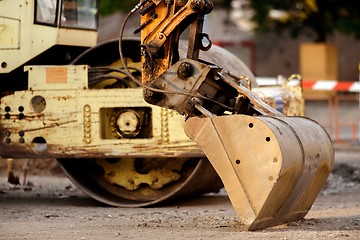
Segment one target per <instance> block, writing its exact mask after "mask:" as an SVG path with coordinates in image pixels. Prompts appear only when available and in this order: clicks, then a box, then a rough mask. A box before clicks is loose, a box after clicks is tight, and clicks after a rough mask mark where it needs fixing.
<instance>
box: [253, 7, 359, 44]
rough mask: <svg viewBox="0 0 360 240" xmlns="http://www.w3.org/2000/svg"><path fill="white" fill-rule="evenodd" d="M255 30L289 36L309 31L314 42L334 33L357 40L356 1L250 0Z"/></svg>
mask: <svg viewBox="0 0 360 240" xmlns="http://www.w3.org/2000/svg"><path fill="white" fill-rule="evenodd" d="M250 4H251V8H252V9H253V10H254V16H253V19H252V20H253V21H254V22H255V23H256V24H257V28H256V30H257V31H260V32H261V31H276V32H282V31H284V30H290V33H291V35H292V36H293V37H297V36H298V35H299V34H300V33H302V32H304V31H308V30H312V32H313V33H315V35H316V36H315V41H316V42H325V41H326V40H327V38H328V36H330V35H331V34H332V33H334V32H335V31H338V32H343V33H345V34H348V35H353V36H355V37H356V38H360V1H358V0H346V1H344V0H272V1H264V0H250Z"/></svg>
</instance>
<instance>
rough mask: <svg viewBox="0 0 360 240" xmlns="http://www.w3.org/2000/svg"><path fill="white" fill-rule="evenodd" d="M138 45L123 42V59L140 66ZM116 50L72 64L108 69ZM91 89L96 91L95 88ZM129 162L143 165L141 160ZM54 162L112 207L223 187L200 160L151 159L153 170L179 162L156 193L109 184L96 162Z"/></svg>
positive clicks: (107, 46) (97, 50)
mask: <svg viewBox="0 0 360 240" xmlns="http://www.w3.org/2000/svg"><path fill="white" fill-rule="evenodd" d="M139 43H140V42H139V41H138V40H134V39H129V40H124V42H123V46H124V51H125V52H124V56H125V57H130V58H131V59H132V61H133V62H140V50H138V45H139ZM117 50H118V41H117V40H111V41H108V42H105V43H102V44H100V45H97V46H95V47H93V48H91V49H89V50H87V51H86V52H84V53H83V54H82V55H80V56H79V57H78V58H77V59H75V60H74V62H73V64H87V65H90V66H110V65H113V63H114V62H117V61H118V60H119V54H118V51H117ZM102 87H103V86H102ZM113 87H114V86H113ZM115 87H124V86H115ZM127 87H128V86H127ZM94 88H99V86H97V87H96V86H95V87H94ZM100 160H101V159H100ZM105 160H106V161H108V162H118V161H129V159H105ZM132 160H133V161H136V162H140V163H141V162H143V159H141V158H135V159H132ZM58 161H59V163H60V164H61V166H62V168H63V170H64V172H65V174H66V175H67V176H68V177H69V179H70V180H71V181H72V182H73V183H74V184H75V185H76V186H77V187H78V188H79V189H80V190H82V191H83V192H84V193H86V194H87V195H89V196H91V197H92V198H94V199H96V200H98V201H100V202H103V203H105V204H108V205H112V206H119V207H142V206H149V205H153V204H156V203H160V202H163V201H165V200H170V199H180V198H184V197H189V196H195V195H201V194H204V193H208V192H216V191H218V190H219V189H220V188H222V187H223V184H222V182H221V180H220V178H219V177H218V175H217V173H216V172H215V170H214V169H213V167H212V166H211V164H210V163H209V161H208V160H207V159H206V158H200V157H198V158H189V159H186V160H184V159H180V158H157V159H156V158H155V159H152V161H154V162H155V164H154V166H155V168H158V169H159V168H161V167H162V163H163V162H164V161H183V164H181V169H180V171H177V173H178V174H179V175H180V178H179V179H178V180H176V181H171V182H169V183H167V184H165V185H164V186H162V187H161V188H160V189H153V188H151V187H150V186H149V185H147V184H141V185H140V187H139V188H138V189H136V190H127V189H125V188H124V187H123V186H119V185H117V184H114V183H113V182H111V181H109V180H108V179H107V177H106V176H105V174H104V173H105V171H104V167H103V166H100V165H99V159H58ZM100 162H101V161H100ZM137 165H139V164H137Z"/></svg>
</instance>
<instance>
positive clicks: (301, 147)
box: [185, 115, 334, 230]
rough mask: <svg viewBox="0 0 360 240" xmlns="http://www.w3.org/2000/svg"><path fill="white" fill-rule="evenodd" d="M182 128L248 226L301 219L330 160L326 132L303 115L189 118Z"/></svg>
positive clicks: (322, 182) (317, 192) (323, 182)
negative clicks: (208, 163)
mask: <svg viewBox="0 0 360 240" xmlns="http://www.w3.org/2000/svg"><path fill="white" fill-rule="evenodd" d="M185 132H186V134H187V135H188V136H189V137H190V138H191V139H193V140H194V141H195V142H197V143H198V145H199V146H200V147H201V148H202V149H203V151H204V153H205V155H206V156H207V157H208V159H209V161H210V162H211V164H212V165H213V167H214V168H215V170H216V171H217V173H218V174H219V176H220V178H221V179H222V181H223V183H224V186H225V189H226V191H227V193H228V196H229V198H230V201H231V203H232V205H233V206H234V208H235V210H236V212H237V214H238V216H239V217H240V220H241V221H242V222H243V223H244V224H245V225H246V228H247V229H248V230H256V229H261V228H265V227H270V226H275V225H279V224H283V223H286V222H291V221H296V220H299V219H302V218H303V217H304V216H305V215H306V214H307V212H308V211H309V210H310V208H311V206H312V204H313V202H314V201H315V199H316V197H317V195H318V194H319V192H320V190H321V188H322V187H323V185H324V184H325V182H326V179H327V177H328V175H329V173H330V172H331V169H332V166H333V162H334V150H333V147H332V144H331V140H330V139H329V136H328V134H327V132H326V131H325V130H324V129H323V128H322V127H321V126H320V125H318V124H317V123H316V122H315V121H313V120H310V119H307V118H303V117H270V116H257V117H252V116H247V115H229V116H215V117H208V118H197V117H192V118H190V119H188V120H187V121H186V123H185Z"/></svg>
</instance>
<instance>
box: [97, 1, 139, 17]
mask: <svg viewBox="0 0 360 240" xmlns="http://www.w3.org/2000/svg"><path fill="white" fill-rule="evenodd" d="M138 3H139V0H120V1H119V0H100V14H101V15H107V14H111V13H113V12H115V11H118V10H121V11H125V12H127V11H129V10H131V9H132V8H133V7H134V6H135V5H136V4H138Z"/></svg>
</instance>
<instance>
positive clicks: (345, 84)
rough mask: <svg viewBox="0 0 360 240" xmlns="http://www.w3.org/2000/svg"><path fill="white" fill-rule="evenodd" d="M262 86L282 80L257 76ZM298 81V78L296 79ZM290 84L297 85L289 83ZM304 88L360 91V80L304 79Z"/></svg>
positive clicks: (278, 82) (275, 83)
mask: <svg viewBox="0 0 360 240" xmlns="http://www.w3.org/2000/svg"><path fill="white" fill-rule="evenodd" d="M256 81H257V82H258V84H259V85H260V86H271V85H279V84H280V83H281V82H282V81H281V79H278V78H263V77H260V78H256ZM295 82H296V80H295ZM289 84H290V85H296V84H292V83H291V82H290V83H289ZM302 86H303V88H304V89H311V90H316V91H335V92H360V82H349V81H341V82H340V81H334V80H316V81H311V80H302Z"/></svg>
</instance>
